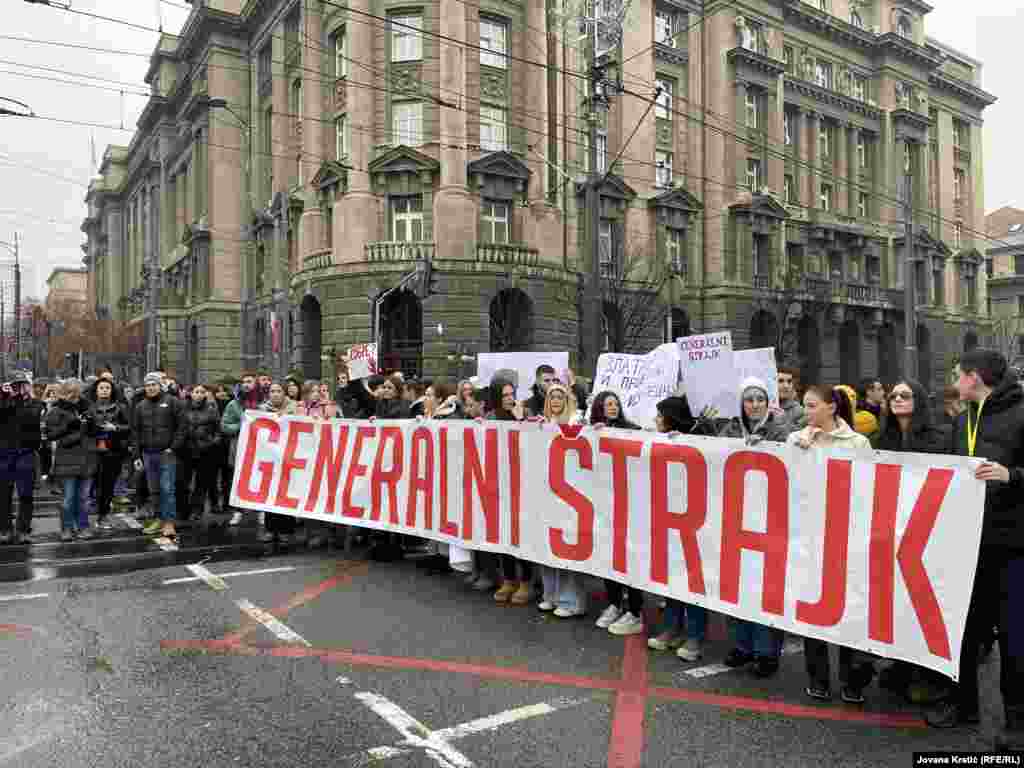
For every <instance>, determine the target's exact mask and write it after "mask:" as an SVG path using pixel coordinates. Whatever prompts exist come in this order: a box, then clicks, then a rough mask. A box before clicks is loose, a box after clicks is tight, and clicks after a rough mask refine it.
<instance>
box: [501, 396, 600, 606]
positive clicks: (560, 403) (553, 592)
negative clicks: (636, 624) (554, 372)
mask: <svg viewBox="0 0 1024 768" xmlns="http://www.w3.org/2000/svg"><path fill="white" fill-rule="evenodd" d="M544 421H546V422H547V423H549V424H574V423H579V421H580V419H579V415H578V410H577V406H576V396H575V395H573V394H572V392H570V391H569V388H568V387H566V386H565V385H564V384H554V383H552V384H549V385H548V388H547V392H546V394H545V396H544ZM540 575H541V578H542V579H543V581H544V596H543V598H542V599H541V602H540V604H539V605H538V606H537V607H538V608H540V609H541V610H542V611H554V615H555V616H557V617H558V618H560V619H573V618H577V617H579V616H583V615H585V614H586V612H587V594H586V591H585V590H584V588H583V574H581V573H578V572H576V571H568V570H565V569H562V568H551V567H548V566H544V565H542V566H541V569H540ZM495 599H496V600H497V595H495Z"/></svg>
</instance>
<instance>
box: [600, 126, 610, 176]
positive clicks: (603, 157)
mask: <svg viewBox="0 0 1024 768" xmlns="http://www.w3.org/2000/svg"><path fill="white" fill-rule="evenodd" d="M607 170H608V134H607V133H605V132H604V131H598V132H597V172H598V173H605V172H607Z"/></svg>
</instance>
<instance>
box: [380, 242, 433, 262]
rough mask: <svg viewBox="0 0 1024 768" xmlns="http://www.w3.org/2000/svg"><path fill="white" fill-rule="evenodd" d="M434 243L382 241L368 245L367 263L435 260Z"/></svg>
mask: <svg viewBox="0 0 1024 768" xmlns="http://www.w3.org/2000/svg"><path fill="white" fill-rule="evenodd" d="M434 250H435V245H434V243H428V242H419V241H404V240H382V241H380V242H376V243H367V244H366V246H365V248H364V255H365V257H366V260H367V261H426V260H428V259H431V260H432V259H433V258H434Z"/></svg>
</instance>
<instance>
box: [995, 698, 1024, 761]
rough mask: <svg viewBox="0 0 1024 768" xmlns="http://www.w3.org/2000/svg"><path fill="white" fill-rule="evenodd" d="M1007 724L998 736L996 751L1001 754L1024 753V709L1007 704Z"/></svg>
mask: <svg viewBox="0 0 1024 768" xmlns="http://www.w3.org/2000/svg"><path fill="white" fill-rule="evenodd" d="M1005 708H1006V724H1005V725H1004V726H1003V730H1001V731H1000V732H999V733H998V734H996V749H997V750H999V751H1000V752H1024V707H1022V706H1020V705H1015V704H1007V705H1005Z"/></svg>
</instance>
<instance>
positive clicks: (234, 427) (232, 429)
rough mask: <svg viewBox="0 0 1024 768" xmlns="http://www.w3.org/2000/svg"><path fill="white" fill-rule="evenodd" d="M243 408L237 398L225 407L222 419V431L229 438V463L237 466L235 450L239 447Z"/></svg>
mask: <svg viewBox="0 0 1024 768" xmlns="http://www.w3.org/2000/svg"><path fill="white" fill-rule="evenodd" d="M244 412H245V409H243V408H242V403H241V401H240V400H238V399H237V398H235V399H234V400H232V401H231V402H230V403H228V404H227V405H226V406H225V407H224V415H223V416H221V419H220V431H221V433H222V434H223V435H224V437H225V438H227V440H228V465H230V466H232V467H233V466H235V451H236V450H237V448H238V433H239V432H241V431H242V414H243V413H244Z"/></svg>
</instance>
